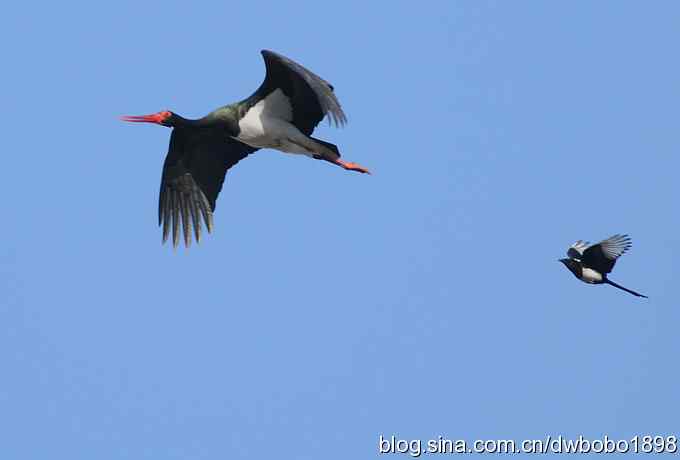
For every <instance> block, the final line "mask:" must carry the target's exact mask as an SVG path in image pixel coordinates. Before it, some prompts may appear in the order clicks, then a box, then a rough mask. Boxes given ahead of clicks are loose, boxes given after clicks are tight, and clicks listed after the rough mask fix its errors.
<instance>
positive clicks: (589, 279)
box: [560, 235, 647, 298]
mask: <svg viewBox="0 0 680 460" xmlns="http://www.w3.org/2000/svg"><path fill="white" fill-rule="evenodd" d="M631 246H632V243H631V241H630V237H629V236H628V235H613V236H610V237H609V238H607V239H606V240H603V241H600V242H599V243H597V244H593V245H591V244H590V243H589V242H587V241H581V240H579V241H577V242H576V243H574V244H572V245H571V246H570V247H569V250H568V251H567V256H568V257H569V258H568V259H560V262H562V263H563V264H564V265H565V266H566V267H567V268H568V269H569V271H571V272H572V273H573V274H574V276H576V278H578V279H580V280H581V281H583V282H584V283H588V284H610V285H612V286H614V287H616V288H619V289H621V290H624V291H626V292H628V293H630V294H633V295H634V296H638V297H645V298H647V296H646V295H642V294H639V293H637V292H635V291H631V290H630V289H627V288H625V287H623V286H620V285H618V284H616V283H615V282H613V281H612V280H610V279H609V278H607V273H611V271H612V269H613V268H614V264H616V259H618V258H619V257H621V256H622V255H623V254H624V253H625V252H626V251H627V250H628V249H630V247H631Z"/></svg>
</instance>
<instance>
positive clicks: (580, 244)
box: [567, 240, 590, 260]
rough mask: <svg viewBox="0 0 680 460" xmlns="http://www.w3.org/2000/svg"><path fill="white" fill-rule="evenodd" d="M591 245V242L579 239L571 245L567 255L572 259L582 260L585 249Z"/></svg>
mask: <svg viewBox="0 0 680 460" xmlns="http://www.w3.org/2000/svg"><path fill="white" fill-rule="evenodd" d="M589 245H590V243H589V242H587V241H583V240H578V241H577V242H576V243H574V244H572V245H571V246H569V249H568V250H567V257H569V258H570V259H576V260H581V257H583V251H584V250H585V249H586V248H587V247H588V246H589Z"/></svg>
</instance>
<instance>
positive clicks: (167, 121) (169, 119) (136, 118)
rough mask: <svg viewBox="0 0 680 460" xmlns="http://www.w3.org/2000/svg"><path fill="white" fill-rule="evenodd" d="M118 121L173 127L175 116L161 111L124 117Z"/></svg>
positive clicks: (167, 111)
mask: <svg viewBox="0 0 680 460" xmlns="http://www.w3.org/2000/svg"><path fill="white" fill-rule="evenodd" d="M120 119H121V120H123V121H131V122H134V123H156V124H157V125H163V126H170V127H172V126H175V123H176V121H177V115H175V113H174V112H171V111H169V110H163V111H162V112H158V113H152V114H151V115H126V116H123V117H120Z"/></svg>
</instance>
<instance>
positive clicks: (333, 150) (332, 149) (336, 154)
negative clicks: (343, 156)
mask: <svg viewBox="0 0 680 460" xmlns="http://www.w3.org/2000/svg"><path fill="white" fill-rule="evenodd" d="M309 138H310V139H311V140H313V141H314V142H316V143H317V144H319V145H321V146H322V147H325V149H324V150H328V152H324V153H328V154H329V155H332V156H333V157H332V158H328V159H329V160H337V159H338V158H340V150H338V146H337V145H335V144H331V143H330V142H326V141H322V140H321V139H317V138H316V137H311V136H310V137H309Z"/></svg>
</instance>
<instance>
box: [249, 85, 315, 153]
mask: <svg viewBox="0 0 680 460" xmlns="http://www.w3.org/2000/svg"><path fill="white" fill-rule="evenodd" d="M292 120H293V109H292V107H291V105H290V101H289V99H288V97H287V96H286V95H285V94H283V92H282V91H281V90H280V89H277V90H275V91H273V92H272V93H270V94H268V95H267V97H265V98H264V99H262V100H261V101H259V102H258V103H257V104H255V105H254V106H252V107H251V108H250V110H248V112H246V114H245V115H244V117H243V118H241V120H240V121H239V123H238V126H239V130H240V132H239V135H238V136H237V137H236V138H237V139H238V140H239V141H241V142H243V143H244V144H248V145H250V146H252V147H257V148H261V149H264V148H270V149H276V150H280V151H282V152H286V153H300V154H303V155H309V156H311V155H312V154H313V153H314V150H313V149H314V148H315V146H316V145H315V144H316V143H314V142H312V141H311V140H310V139H309V138H308V137H307V136H305V135H304V134H302V133H301V132H300V130H299V129H297V128H296V127H295V126H294V125H293V124H292V123H291V121H292Z"/></svg>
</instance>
